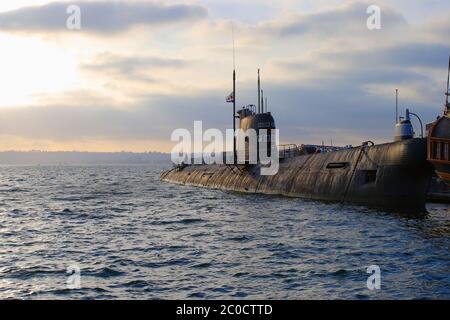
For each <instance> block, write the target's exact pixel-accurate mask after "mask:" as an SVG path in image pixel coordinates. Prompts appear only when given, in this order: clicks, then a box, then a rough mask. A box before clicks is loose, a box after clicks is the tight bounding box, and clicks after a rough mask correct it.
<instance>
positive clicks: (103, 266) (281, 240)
mask: <svg viewBox="0 0 450 320" xmlns="http://www.w3.org/2000/svg"><path fill="white" fill-rule="evenodd" d="M162 169H163V167H161V166H156V165H155V166H90V167H87V166H85V167H75V166H74V167H64V166H55V167H51V166H40V167H39V166H35V167H0V177H1V179H0V298H20V299H47V298H51V299H54V298H56V299H69V298H70V299H72V298H76V299H79V298H83V299H85V298H96V299H115V298H121V299H122V298H131V299H137V298H139V299H173V298H175V299H176V298H192V299H196V298H212V299H214V298H245V299H259V298H269V299H275V298H276V299H313V298H314V299H335V298H339V299H384V298H389V299H391V298H392V299H413V298H439V299H449V298H450V264H449V262H450V260H449V247H450V209H449V207H448V206H446V205H436V204H432V205H429V206H428V210H429V215H428V216H426V217H425V218H418V217H405V216H401V215H396V214H392V213H385V212H380V211H374V210H370V209H366V208H364V207H351V206H341V205H339V204H324V203H320V202H312V201H304V200H300V199H287V198H281V197H268V196H262V195H241V194H236V193H224V192H221V191H216V190H207V189H198V188H193V187H184V186H178V185H171V184H166V183H161V182H159V173H160V172H161V171H162ZM70 265H77V266H79V268H80V288H78V289H69V288H68V287H67V284H66V281H67V277H68V274H67V270H66V269H67V267H68V266H70ZM370 265H378V266H379V267H380V269H381V289H380V290H374V291H371V290H369V289H368V288H367V286H366V280H367V277H368V276H369V274H367V273H366V269H367V267H368V266H370Z"/></svg>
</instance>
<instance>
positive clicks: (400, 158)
mask: <svg viewBox="0 0 450 320" xmlns="http://www.w3.org/2000/svg"><path fill="white" fill-rule="evenodd" d="M426 159H427V142H426V139H411V140H407V141H400V142H395V143H387V144H382V145H376V146H371V147H366V148H364V149H362V148H361V147H360V148H354V149H350V150H341V151H336V152H331V153H323V154H311V155H303V156H297V157H294V158H290V159H285V160H283V161H281V162H280V169H279V172H278V173H277V174H276V175H273V176H263V175H260V167H259V166H258V165H254V166H226V165H198V166H187V167H185V168H183V169H172V170H170V171H166V172H164V173H163V174H162V175H161V180H163V181H166V182H172V183H178V184H185V185H193V186H199V187H208V188H216V189H221V190H229V191H238V192H246V193H262V194H270V195H283V196H289V197H299V198H306V199H313V200H324V201H339V202H348V203H355V204H362V205H368V206H374V207H382V208H385V209H393V210H397V211H407V212H424V211H425V203H426V197H427V191H428V188H429V184H430V180H431V176H432V172H433V170H432V166H431V165H430V164H429V163H428V162H427V161H426ZM330 163H331V164H334V165H330Z"/></svg>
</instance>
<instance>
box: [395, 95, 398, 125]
mask: <svg viewBox="0 0 450 320" xmlns="http://www.w3.org/2000/svg"><path fill="white" fill-rule="evenodd" d="M395 123H396V124H397V123H398V89H395Z"/></svg>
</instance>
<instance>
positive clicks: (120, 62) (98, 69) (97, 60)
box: [81, 53, 188, 82]
mask: <svg viewBox="0 0 450 320" xmlns="http://www.w3.org/2000/svg"><path fill="white" fill-rule="evenodd" d="M187 65H188V61H186V60H182V59H175V58H163V57H158V56H143V55H142V56H139V55H134V56H123V55H117V54H111V53H103V54H100V55H97V56H95V57H94V58H93V59H92V60H91V61H90V62H85V63H82V65H81V68H82V70H84V71H88V72H93V73H95V74H103V75H105V76H107V77H110V76H113V77H117V78H126V79H128V80H134V81H144V82H149V81H156V80H157V79H155V78H153V77H152V75H153V74H157V73H158V72H160V71H161V70H164V69H166V70H179V69H180V68H184V67H186V66H187Z"/></svg>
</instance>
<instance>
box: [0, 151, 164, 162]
mask: <svg viewBox="0 0 450 320" xmlns="http://www.w3.org/2000/svg"><path fill="white" fill-rule="evenodd" d="M169 162H170V154H169V153H161V152H142V153H138V152H81V151H0V165H111V164H124V165H126V164H150V163H152V164H154V163H161V164H167V163H169Z"/></svg>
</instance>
